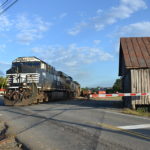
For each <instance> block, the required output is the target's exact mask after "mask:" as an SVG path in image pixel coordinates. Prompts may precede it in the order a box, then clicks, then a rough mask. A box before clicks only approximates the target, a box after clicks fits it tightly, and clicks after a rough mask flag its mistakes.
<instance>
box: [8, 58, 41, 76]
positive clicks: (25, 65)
mask: <svg viewBox="0 0 150 150" xmlns="http://www.w3.org/2000/svg"><path fill="white" fill-rule="evenodd" d="M38 68H40V62H36V61H35V62H14V63H12V68H11V69H9V70H8V71H7V73H8V74H9V73H34V72H36V70H37V69H38Z"/></svg>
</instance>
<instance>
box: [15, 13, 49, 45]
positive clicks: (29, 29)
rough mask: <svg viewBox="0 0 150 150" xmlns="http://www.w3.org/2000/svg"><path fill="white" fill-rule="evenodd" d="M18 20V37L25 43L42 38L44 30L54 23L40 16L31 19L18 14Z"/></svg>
mask: <svg viewBox="0 0 150 150" xmlns="http://www.w3.org/2000/svg"><path fill="white" fill-rule="evenodd" d="M16 22H17V23H16V24H15V26H16V29H17V30H18V34H17V35H16V36H17V39H18V40H19V41H20V42H22V43H24V44H30V42H32V41H34V40H37V39H40V38H42V34H43V32H46V31H47V30H48V29H49V27H50V26H51V25H52V23H49V22H45V21H43V19H42V18H40V17H36V18H33V19H31V18H30V19H29V18H28V17H27V16H25V15H20V16H18V17H17V20H16Z"/></svg>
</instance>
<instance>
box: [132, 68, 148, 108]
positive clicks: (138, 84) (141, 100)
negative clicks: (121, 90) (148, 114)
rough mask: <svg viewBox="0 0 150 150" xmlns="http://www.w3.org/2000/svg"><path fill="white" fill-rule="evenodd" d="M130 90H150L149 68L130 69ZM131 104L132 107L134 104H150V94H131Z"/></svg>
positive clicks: (143, 91)
mask: <svg viewBox="0 0 150 150" xmlns="http://www.w3.org/2000/svg"><path fill="white" fill-rule="evenodd" d="M131 92H132V93H149V92H150V69H132V70H131ZM131 105H132V107H133V108H134V109H135V106H136V105H150V96H133V97H131Z"/></svg>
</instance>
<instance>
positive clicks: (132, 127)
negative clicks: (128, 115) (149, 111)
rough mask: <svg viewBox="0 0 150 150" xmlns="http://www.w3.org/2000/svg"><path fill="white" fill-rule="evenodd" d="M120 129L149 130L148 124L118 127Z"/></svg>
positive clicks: (149, 125)
mask: <svg viewBox="0 0 150 150" xmlns="http://www.w3.org/2000/svg"><path fill="white" fill-rule="evenodd" d="M117 128H120V129H144V128H150V124H139V125H130V126H118V127H117Z"/></svg>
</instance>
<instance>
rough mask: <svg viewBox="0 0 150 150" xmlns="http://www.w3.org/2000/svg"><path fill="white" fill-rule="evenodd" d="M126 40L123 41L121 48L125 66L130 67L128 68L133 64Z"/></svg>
mask: <svg viewBox="0 0 150 150" xmlns="http://www.w3.org/2000/svg"><path fill="white" fill-rule="evenodd" d="M125 40H126V39H125V38H122V39H121V41H120V47H121V50H122V53H123V55H124V59H125V60H126V61H125V65H126V66H128V67H131V66H132V64H131V60H130V56H129V52H128V47H127V44H126V41H125ZM121 50H120V52H121Z"/></svg>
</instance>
